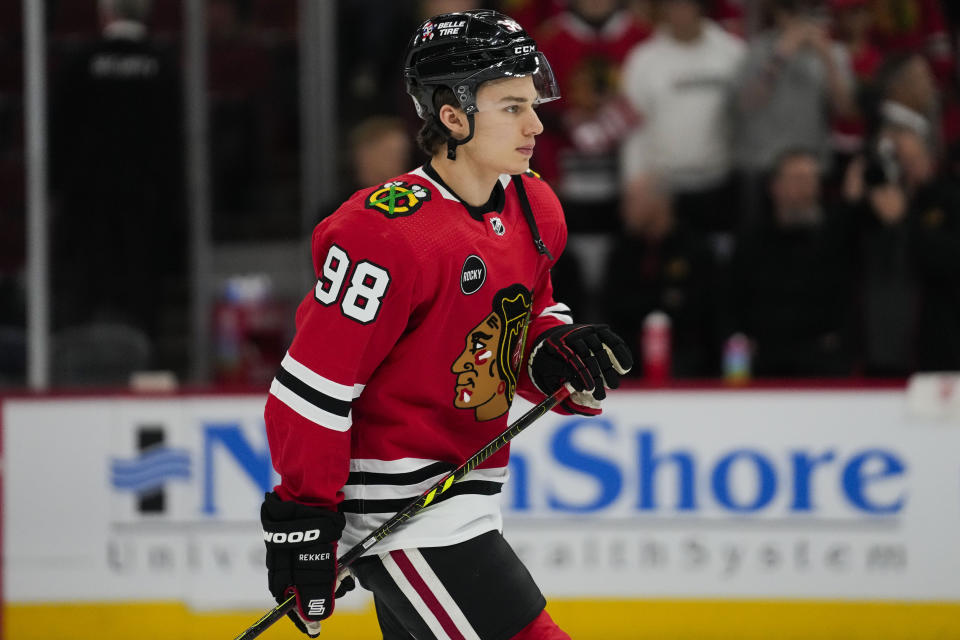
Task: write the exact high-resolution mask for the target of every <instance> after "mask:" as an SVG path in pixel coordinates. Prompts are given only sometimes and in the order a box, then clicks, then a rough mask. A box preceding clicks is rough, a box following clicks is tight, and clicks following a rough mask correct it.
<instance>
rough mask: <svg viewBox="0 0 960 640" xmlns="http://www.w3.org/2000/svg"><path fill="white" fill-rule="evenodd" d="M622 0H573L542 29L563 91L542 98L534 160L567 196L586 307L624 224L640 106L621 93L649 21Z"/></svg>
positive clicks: (569, 254) (590, 310)
mask: <svg viewBox="0 0 960 640" xmlns="http://www.w3.org/2000/svg"><path fill="white" fill-rule="evenodd" d="M621 4H622V3H620V2H618V1H617V0H571V1H570V2H569V3H568V6H567V8H566V9H565V10H564V11H563V12H561V13H560V14H558V15H556V16H555V17H553V18H552V19H550V20H549V21H547V22H546V23H545V24H544V25H543V26H542V27H541V29H540V30H539V31H538V34H537V41H538V43H539V46H540V49H541V50H542V51H543V52H544V53H545V54H546V55H547V57H548V58H549V59H550V64H551V66H552V67H553V71H554V74H555V75H556V78H557V82H558V83H559V85H560V92H561V93H562V94H563V97H564V99H563V100H558V101H556V102H551V103H548V104H545V105H543V107H542V108H541V109H540V116H541V118H542V119H543V120H544V122H545V126H546V131H548V132H552V133H545V134H543V135H541V136H540V137H539V138H538V139H537V146H538V148H537V158H539V160H538V164H537V165H536V167H534V168H535V169H536V170H537V171H538V172H540V173H541V174H542V175H543V177H544V178H545V179H546V180H547V181H548V182H550V183H551V184H552V185H553V186H554V188H555V189H556V191H557V194H558V196H559V197H560V199H561V201H562V202H563V206H564V211H565V213H566V218H567V228H568V230H569V234H570V235H569V240H568V244H567V248H568V250H567V251H566V252H565V253H564V258H561V260H564V261H565V262H571V263H577V264H579V266H580V267H581V271H582V273H581V279H582V280H583V282H584V284H585V286H586V290H585V291H584V292H583V295H582V296H578V297H580V298H581V299H583V300H585V302H586V304H587V308H584V309H578V310H575V311H577V313H578V314H579V315H581V316H586V317H587V318H590V317H596V311H597V310H596V301H595V300H593V299H591V296H590V295H589V294H590V293H591V292H595V291H597V290H598V289H599V287H600V281H599V280H600V278H601V277H602V274H603V272H604V262H605V260H606V258H607V255H608V253H609V250H610V246H611V241H612V238H613V235H614V234H615V233H616V230H617V228H618V227H619V226H620V221H619V218H618V214H617V210H618V208H619V200H620V189H619V169H618V155H617V145H618V142H619V140H620V138H621V137H622V136H623V135H624V133H625V132H626V131H627V130H628V129H629V127H630V126H632V124H633V122H634V121H633V118H634V114H633V112H632V110H631V109H629V108H628V106H627V105H626V104H625V102H624V101H623V99H622V97H621V94H620V67H621V65H622V63H623V60H624V58H625V57H626V55H627V53H628V52H629V51H630V49H631V48H632V47H633V46H634V45H635V44H637V43H638V42H640V41H641V40H643V39H644V38H645V37H647V35H648V32H647V31H646V30H645V28H644V27H643V25H642V24H641V23H639V22H637V21H636V20H635V19H634V16H633V14H632V13H630V12H629V11H627V10H625V9H623V8H621V6H620V5H621Z"/></svg>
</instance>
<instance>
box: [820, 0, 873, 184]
mask: <svg viewBox="0 0 960 640" xmlns="http://www.w3.org/2000/svg"><path fill="white" fill-rule="evenodd" d="M870 5H871V0H830V9H831V11H832V15H833V25H834V27H833V34H834V37H835V38H836V42H837V43H838V44H839V45H840V46H842V47H843V48H844V49H845V51H846V55H847V57H848V58H849V59H850V65H851V69H852V70H853V81H854V96H855V98H858V97H862V94H863V89H864V87H866V86H868V85H869V84H870V83H871V82H873V79H874V76H875V75H876V73H877V70H878V69H879V68H880V65H881V64H882V62H883V53H882V52H881V51H880V49H879V48H878V47H877V46H876V45H875V44H874V42H873V40H872V38H871V32H872V26H873V12H872V11H871V7H870ZM856 102H857V100H855V101H854V108H853V109H852V110H851V113H849V114H837V115H835V116H834V118H833V148H834V151H835V153H837V154H839V155H840V156H841V158H840V160H841V162H842V166H845V165H846V161H847V160H849V158H850V157H851V156H852V155H854V154H857V153H859V152H860V151H861V149H862V147H863V142H864V137H865V136H866V130H867V124H866V120H865V118H864V115H863V113H862V111H861V109H860V108H859V105H857V104H856Z"/></svg>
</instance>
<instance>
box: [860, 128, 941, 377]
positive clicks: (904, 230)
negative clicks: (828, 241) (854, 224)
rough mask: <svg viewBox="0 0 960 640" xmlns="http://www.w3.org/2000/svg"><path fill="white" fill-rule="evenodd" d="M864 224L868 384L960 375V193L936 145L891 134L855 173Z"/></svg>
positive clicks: (904, 132) (896, 131) (909, 133)
mask: <svg viewBox="0 0 960 640" xmlns="http://www.w3.org/2000/svg"><path fill="white" fill-rule="evenodd" d="M844 196H845V198H846V199H847V200H848V201H849V202H850V203H853V204H855V206H856V207H857V211H858V214H859V218H858V225H859V229H858V236H859V256H858V259H859V261H860V266H859V272H860V274H861V275H860V279H861V281H860V285H859V287H860V297H861V300H862V310H861V314H860V315H861V323H862V334H863V341H864V343H863V345H862V351H863V355H862V357H863V367H864V372H865V373H866V374H868V375H879V376H904V375H907V374H909V373H910V372H912V371H913V370H914V369H921V370H938V369H939V370H957V369H958V368H960V335H958V333H957V327H958V326H960V188H958V183H957V182H956V179H955V178H953V177H952V176H949V175H946V174H941V173H940V172H939V171H938V168H937V162H936V156H935V154H934V152H933V149H932V147H931V146H930V144H929V141H928V140H927V139H926V138H925V137H924V136H922V135H920V134H919V133H918V132H916V131H915V130H912V129H909V128H904V127H896V126H888V127H886V128H885V129H883V130H882V131H881V133H880V135H879V136H878V139H877V142H876V144H875V145H874V146H872V148H871V150H870V153H869V154H868V155H867V156H865V157H864V158H862V159H859V160H857V161H856V162H854V163H851V166H850V169H849V171H848V173H847V179H846V182H845V188H844Z"/></svg>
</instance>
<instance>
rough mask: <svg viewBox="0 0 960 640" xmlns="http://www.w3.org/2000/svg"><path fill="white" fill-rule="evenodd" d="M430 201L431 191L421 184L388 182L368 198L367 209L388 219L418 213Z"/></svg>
mask: <svg viewBox="0 0 960 640" xmlns="http://www.w3.org/2000/svg"><path fill="white" fill-rule="evenodd" d="M429 199H430V190H429V189H427V188H426V187H425V186H423V185H420V184H409V183H407V182H402V181H397V182H387V183H385V184H383V185H382V186H380V187H378V188H376V189H374V190H373V192H372V193H371V194H370V195H369V196H367V202H366V207H367V209H376V210H377V211H379V212H380V213H382V214H383V215H385V216H386V217H388V218H399V217H401V216H409V215H412V214H414V213H416V211H417V209H419V208H420V206H421V205H423V203H424V202H426V201H427V200H429Z"/></svg>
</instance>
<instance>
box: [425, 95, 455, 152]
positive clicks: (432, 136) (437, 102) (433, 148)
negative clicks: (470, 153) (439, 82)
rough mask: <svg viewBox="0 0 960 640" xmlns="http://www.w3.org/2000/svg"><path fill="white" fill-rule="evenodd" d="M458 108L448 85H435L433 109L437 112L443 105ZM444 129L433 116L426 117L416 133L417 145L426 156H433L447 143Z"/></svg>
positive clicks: (446, 134)
mask: <svg viewBox="0 0 960 640" xmlns="http://www.w3.org/2000/svg"><path fill="white" fill-rule="evenodd" d="M447 104H448V105H450V106H451V107H456V108H458V109H459V108H460V103H459V102H457V97H456V96H455V95H453V89H451V88H449V87H437V88H436V90H435V91H434V92H433V110H434V113H437V114H439V113H440V108H441V107H443V105H447ZM448 135H449V134H448V133H447V131H446V129H445V128H444V127H443V126H442V125H441V124H440V123H439V122H438V121H437V119H436V118H435V117H427V119H426V120H424V121H423V125H422V126H421V127H420V131H419V133H417V146H418V147H420V150H421V151H423V152H424V153H426V154H427V155H428V156H430V157H433V156H434V155H435V154H436V153H438V152H439V151H440V150H441V149H442V148H443V145H445V144H447V136H448Z"/></svg>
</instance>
